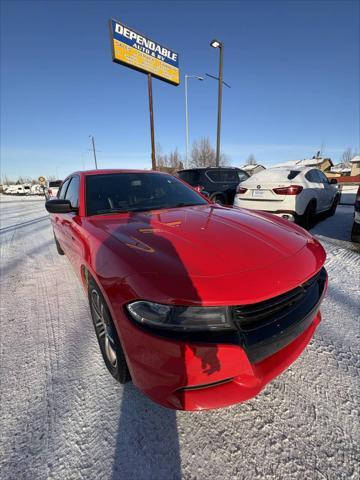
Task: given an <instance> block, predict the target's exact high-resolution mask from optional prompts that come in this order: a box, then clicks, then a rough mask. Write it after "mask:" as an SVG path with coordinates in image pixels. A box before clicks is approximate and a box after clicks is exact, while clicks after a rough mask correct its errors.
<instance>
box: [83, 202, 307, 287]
mask: <svg viewBox="0 0 360 480" xmlns="http://www.w3.org/2000/svg"><path fill="white" fill-rule="evenodd" d="M88 221H89V223H90V224H91V227H92V228H94V229H95V230H96V231H97V232H98V236H101V237H102V238H101V242H102V243H103V244H105V245H107V247H109V248H111V250H113V251H114V252H117V253H118V255H119V256H120V257H121V258H122V261H123V262H127V264H128V265H129V266H130V267H131V270H132V271H133V272H134V273H154V274H157V275H161V274H163V275H171V276H172V277H174V276H176V275H179V276H184V275H187V276H191V277H192V278H194V277H221V276H225V275H233V274H236V273H243V272H246V271H250V270H258V269H261V268H264V267H269V266H271V265H274V266H275V265H276V264H277V263H278V262H280V261H282V260H284V259H286V258H288V257H290V256H293V255H295V254H296V252H299V251H300V250H301V249H302V248H303V247H304V246H305V245H306V244H307V242H308V241H309V239H311V238H312V237H311V236H310V235H309V234H307V233H306V232H305V231H304V230H302V229H300V228H298V227H293V226H292V225H291V224H288V223H287V222H286V221H283V220H279V219H278V218H277V217H272V216H270V215H266V214H260V213H250V212H248V211H246V210H242V209H235V208H224V207H220V206H217V205H202V206H194V207H184V208H177V209H170V210H159V211H151V212H146V213H133V214H129V215H124V214H121V215H108V216H98V217H91V218H90V219H89V220H88ZM94 233H95V232H94ZM274 268H275V267H274Z"/></svg>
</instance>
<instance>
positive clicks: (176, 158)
mask: <svg viewBox="0 0 360 480" xmlns="http://www.w3.org/2000/svg"><path fill="white" fill-rule="evenodd" d="M156 151H157V154H156V165H157V168H158V170H160V171H163V172H169V173H176V172H177V171H178V170H181V169H182V168H184V167H183V163H182V161H181V156H180V154H179V151H178V149H177V148H175V150H174V151H172V152H170V153H169V154H166V153H163V152H162V149H161V145H160V144H159V143H158V144H157V145H156Z"/></svg>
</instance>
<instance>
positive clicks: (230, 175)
mask: <svg viewBox="0 0 360 480" xmlns="http://www.w3.org/2000/svg"><path fill="white" fill-rule="evenodd" d="M206 176H207V177H208V178H209V179H210V180H211V181H212V182H215V183H239V177H238V174H237V171H236V170H230V169H229V170H223V169H221V170H220V169H219V170H217V169H212V170H208V171H207V172H206Z"/></svg>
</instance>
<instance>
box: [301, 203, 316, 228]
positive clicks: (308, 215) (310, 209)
mask: <svg viewBox="0 0 360 480" xmlns="http://www.w3.org/2000/svg"><path fill="white" fill-rule="evenodd" d="M315 216H316V203H315V202H314V201H311V202H310V203H309V204H308V206H307V207H306V208H305V212H304V214H303V215H301V217H300V223H301V225H302V227H304V228H305V230H309V229H310V228H311V227H313V226H314V223H315Z"/></svg>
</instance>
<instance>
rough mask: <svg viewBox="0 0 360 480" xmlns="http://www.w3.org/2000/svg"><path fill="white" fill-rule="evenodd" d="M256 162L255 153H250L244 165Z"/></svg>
mask: <svg viewBox="0 0 360 480" xmlns="http://www.w3.org/2000/svg"><path fill="white" fill-rule="evenodd" d="M256 164H257V162H256V158H255V155H253V154H252V153H250V155H249V156H248V158H247V160H246V162H245V165H256Z"/></svg>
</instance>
